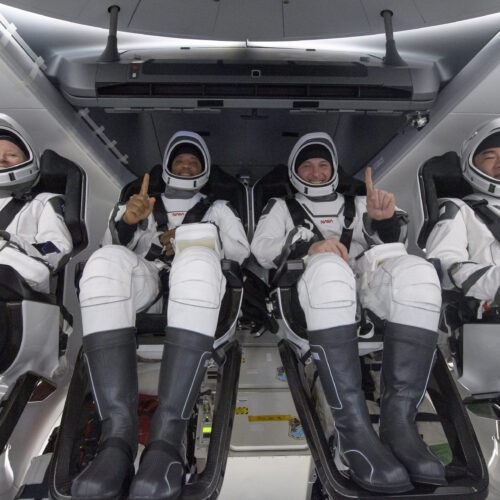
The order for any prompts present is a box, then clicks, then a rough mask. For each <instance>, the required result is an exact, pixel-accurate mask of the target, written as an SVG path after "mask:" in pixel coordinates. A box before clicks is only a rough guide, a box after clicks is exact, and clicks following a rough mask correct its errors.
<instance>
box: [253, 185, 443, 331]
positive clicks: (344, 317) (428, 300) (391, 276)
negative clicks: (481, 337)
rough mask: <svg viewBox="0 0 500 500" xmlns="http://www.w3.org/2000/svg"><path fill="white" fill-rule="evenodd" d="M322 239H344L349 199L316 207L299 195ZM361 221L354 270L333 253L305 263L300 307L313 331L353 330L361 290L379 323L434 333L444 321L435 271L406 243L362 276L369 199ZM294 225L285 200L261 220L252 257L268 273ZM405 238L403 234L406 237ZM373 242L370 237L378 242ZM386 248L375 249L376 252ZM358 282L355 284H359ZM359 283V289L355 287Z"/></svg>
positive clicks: (360, 200) (359, 213)
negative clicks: (360, 266)
mask: <svg viewBox="0 0 500 500" xmlns="http://www.w3.org/2000/svg"><path fill="white" fill-rule="evenodd" d="M296 199H297V200H298V201H299V202H300V203H301V204H302V205H303V206H304V207H305V208H306V210H307V211H308V213H309V215H310V217H311V218H312V219H313V220H314V221H315V225H316V227H317V228H318V229H319V230H320V232H321V234H322V235H323V237H324V238H325V239H326V238H337V239H340V236H341V234H342V227H343V215H342V212H343V205H344V198H343V196H342V195H339V196H338V197H337V199H336V200H334V201H328V202H313V201H311V200H309V199H307V198H305V197H304V196H302V195H300V194H297V195H296ZM355 207H356V216H355V219H354V223H353V229H354V230H353V237H352V243H351V247H350V250H349V265H348V264H347V263H346V262H345V261H344V260H343V259H342V258H341V257H340V256H337V255H335V254H333V253H321V254H315V255H312V256H308V257H307V258H306V259H305V271H304V274H303V276H302V277H301V279H300V281H299V283H298V292H299V301H300V304H301V306H302V308H303V310H304V314H305V317H306V323H307V327H308V329H309V330H319V329H325V328H331V327H335V326H340V325H346V324H352V323H354V322H355V316H356V294H355V290H356V288H357V290H358V294H359V298H360V301H361V303H362V304H363V305H364V306H365V307H368V308H370V309H372V310H373V312H375V313H376V314H377V315H378V316H379V317H380V318H382V319H387V320H388V321H391V322H395V323H401V324H405V325H409V326H417V327H421V328H425V329H429V330H432V331H435V330H436V329H437V325H438V320H439V310H440V306H441V293H440V285H439V280H438V277H437V273H436V272H435V271H434V269H433V267H432V265H430V264H428V263H427V262H426V261H425V260H424V259H422V258H420V257H417V256H410V255H407V253H406V249H405V246H404V244H403V243H399V244H396V246H397V249H398V251H397V252H394V248H395V244H393V243H391V244H387V247H388V249H389V253H388V255H390V257H386V258H380V259H378V260H376V264H375V265H373V266H372V267H371V269H369V270H367V272H364V273H362V272H361V270H360V269H358V261H357V260H356V257H359V255H360V254H361V253H362V252H363V251H365V250H367V249H368V248H369V243H368V238H367V236H366V233H367V229H366V228H365V227H364V226H363V214H364V213H365V212H366V199H365V197H356V200H355ZM293 227H294V225H293V221H292V218H291V216H290V214H289V211H288V208H287V206H286V203H285V202H284V200H281V199H276V200H275V202H274V205H273V206H272V207H271V209H270V210H269V211H267V212H264V214H263V216H262V217H261V219H260V220H259V223H258V225H257V228H256V231H255V234H254V238H253V241H252V245H251V250H252V253H253V254H254V255H255V257H256V258H257V260H258V261H259V263H260V264H261V265H262V266H263V267H265V268H268V269H270V268H274V267H276V263H275V262H274V259H276V257H278V256H279V255H280V254H281V250H282V246H283V244H284V243H285V241H286V237H287V235H288V233H289V232H290V231H291V230H292V229H293ZM401 234H404V232H401ZM374 236H375V237H376V235H370V239H371V240H372V241H373V240H374V239H376V238H374ZM384 246H385V245H380V246H376V247H375V249H376V250H377V252H380V248H383V247H384ZM355 276H356V279H355ZM355 283H356V285H355Z"/></svg>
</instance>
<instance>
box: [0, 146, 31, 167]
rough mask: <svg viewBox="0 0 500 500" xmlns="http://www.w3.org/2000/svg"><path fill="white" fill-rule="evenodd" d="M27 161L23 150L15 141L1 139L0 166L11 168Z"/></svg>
mask: <svg viewBox="0 0 500 500" xmlns="http://www.w3.org/2000/svg"><path fill="white" fill-rule="evenodd" d="M23 161H26V156H25V155H24V153H23V151H22V150H21V149H20V148H19V147H18V146H16V145H15V144H14V143H13V142H10V141H7V140H5V139H1V140H0V168H10V167H14V166H16V165H19V164H20V163H22V162H23Z"/></svg>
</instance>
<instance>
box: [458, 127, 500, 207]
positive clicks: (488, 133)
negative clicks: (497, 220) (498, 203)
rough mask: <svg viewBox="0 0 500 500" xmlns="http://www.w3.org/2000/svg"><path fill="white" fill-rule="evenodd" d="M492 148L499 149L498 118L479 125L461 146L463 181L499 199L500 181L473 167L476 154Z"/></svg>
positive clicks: (499, 132)
mask: <svg viewBox="0 0 500 500" xmlns="http://www.w3.org/2000/svg"><path fill="white" fill-rule="evenodd" d="M494 147H500V118H496V119H495V120H492V121H489V122H486V123H483V124H482V125H480V126H479V127H478V128H477V129H476V130H475V131H474V132H473V133H472V134H471V136H470V137H469V138H468V139H467V140H465V141H464V143H463V144H462V151H461V154H460V158H461V164H462V173H463V176H464V178H465V180H466V181H467V182H468V183H469V184H470V185H471V186H472V187H473V188H474V189H476V190H477V191H480V192H482V193H484V194H488V195H490V196H495V197H496V198H500V179H495V178H494V177H490V176H489V175H486V174H485V173H484V172H482V171H481V170H479V169H478V168H477V167H476V166H475V165H474V156H476V154H478V153H480V152H481V151H484V150H485V149H488V148H494Z"/></svg>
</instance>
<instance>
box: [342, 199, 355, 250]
mask: <svg viewBox="0 0 500 500" xmlns="http://www.w3.org/2000/svg"><path fill="white" fill-rule="evenodd" d="M355 215H356V205H355V203H354V196H351V195H344V227H343V228H342V234H341V235H340V243H342V244H343V245H344V246H345V247H346V248H347V251H349V248H350V247H351V241H352V232H353V227H352V223H353V221H354V216H355Z"/></svg>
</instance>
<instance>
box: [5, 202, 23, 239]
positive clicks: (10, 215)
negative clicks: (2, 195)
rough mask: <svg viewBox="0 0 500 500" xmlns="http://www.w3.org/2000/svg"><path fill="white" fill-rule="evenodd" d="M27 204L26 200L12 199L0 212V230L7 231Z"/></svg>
mask: <svg viewBox="0 0 500 500" xmlns="http://www.w3.org/2000/svg"><path fill="white" fill-rule="evenodd" d="M25 204H26V200H20V199H18V198H12V200H10V201H9V203H7V205H5V207H4V208H3V210H2V211H1V212H0V230H2V231H5V230H6V229H7V228H8V227H9V224H10V223H11V222H12V221H13V220H14V217H15V216H16V215H17V214H18V213H19V212H20V211H21V209H22V208H23V207H24V205H25Z"/></svg>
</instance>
